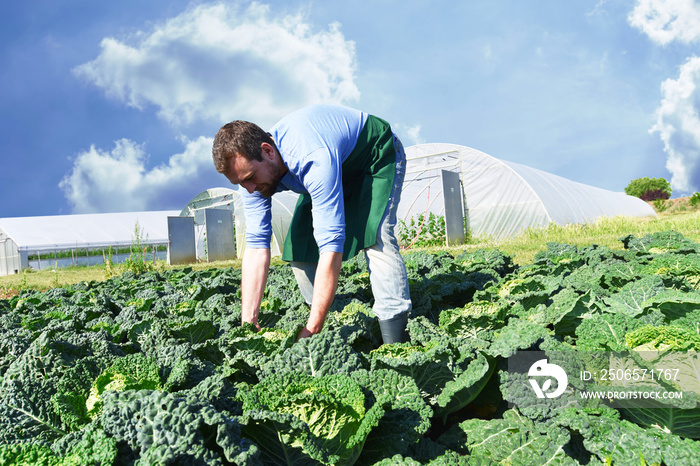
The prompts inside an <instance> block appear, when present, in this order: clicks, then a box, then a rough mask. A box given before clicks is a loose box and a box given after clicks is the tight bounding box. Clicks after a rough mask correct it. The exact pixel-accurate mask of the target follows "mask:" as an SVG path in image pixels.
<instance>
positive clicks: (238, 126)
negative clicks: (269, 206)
mask: <svg viewBox="0 0 700 466" xmlns="http://www.w3.org/2000/svg"><path fill="white" fill-rule="evenodd" d="M212 157H213V159H214V166H215V167H216V170H217V171H218V172H219V173H223V174H224V175H225V176H226V178H228V179H229V181H230V182H231V183H233V184H237V185H240V186H242V187H243V188H245V189H246V190H247V191H248V192H250V193H252V192H254V191H258V192H260V194H262V195H263V196H265V197H270V196H272V195H273V194H274V193H275V192H276V191H277V185H278V184H279V181H280V180H281V179H282V176H284V174H285V173H286V172H287V167H286V165H284V162H283V161H282V158H281V157H280V155H279V152H278V151H277V148H276V147H275V142H274V141H273V140H272V137H271V136H270V135H269V134H268V133H266V132H265V131H263V130H262V129H261V128H260V127H259V126H257V125H255V124H253V123H250V122H247V121H241V120H236V121H232V122H231V123H228V124H226V125H224V126H222V127H221V129H219V132H218V133H216V137H215V138H214V145H213V147H212Z"/></svg>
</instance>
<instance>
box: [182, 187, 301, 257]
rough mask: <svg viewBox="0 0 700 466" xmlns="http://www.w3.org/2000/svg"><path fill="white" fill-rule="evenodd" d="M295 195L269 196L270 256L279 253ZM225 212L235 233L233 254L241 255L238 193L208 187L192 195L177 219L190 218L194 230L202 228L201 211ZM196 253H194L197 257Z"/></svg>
mask: <svg viewBox="0 0 700 466" xmlns="http://www.w3.org/2000/svg"><path fill="white" fill-rule="evenodd" d="M298 197H299V195H298V194H296V193H294V192H291V191H283V192H279V193H276V194H275V195H274V196H272V242H271V243H272V244H271V245H270V249H271V253H272V255H273V256H279V255H281V254H282V247H283V246H284V239H285V238H286V236H287V230H289V224H290V222H291V220H292V214H293V213H294V207H295V206H296V203H297V199H298ZM212 208H214V209H228V210H231V211H232V212H233V216H234V226H235V230H236V254H237V255H238V257H242V256H243V251H244V249H245V209H244V207H243V199H242V197H241V194H240V193H239V192H238V190H235V189H229V188H211V189H207V190H206V191H204V192H202V193H200V194H198V195H197V196H195V197H194V198H193V199H192V200H191V201H190V202H189V203H188V204H187V206H186V207H185V208H184V209H183V210H182V212H181V213H180V216H193V217H194V219H195V229H201V227H202V226H203V225H204V209H212ZM196 237H197V242H198V249H199V248H201V245H200V244H199V243H200V242H201V239H200V238H201V232H199V233H197V234H196ZM199 254H200V252H199V250H198V255H199Z"/></svg>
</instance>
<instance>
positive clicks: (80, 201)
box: [59, 137, 220, 213]
mask: <svg viewBox="0 0 700 466" xmlns="http://www.w3.org/2000/svg"><path fill="white" fill-rule="evenodd" d="M184 143H185V150H184V152H183V153H181V154H176V155H173V156H172V157H171V158H170V161H169V162H168V164H167V165H162V166H158V167H155V168H153V169H151V170H148V169H147V167H146V163H147V161H148V155H147V154H146V152H145V151H144V148H143V146H141V145H138V144H136V143H135V142H133V141H130V140H128V139H121V140H119V141H116V143H115V146H114V149H112V151H110V152H106V151H102V150H100V149H98V148H96V147H95V146H92V147H90V150H88V151H86V152H82V153H80V154H78V156H77V157H76V159H75V161H74V164H73V169H72V170H71V172H70V173H68V174H67V175H66V176H65V177H64V178H63V180H62V181H61V183H60V184H59V186H60V188H61V189H62V190H63V192H64V194H65V196H66V198H67V199H68V201H69V202H70V203H71V204H72V206H73V211H74V212H76V213H92V212H118V211H142V210H156V209H162V208H163V206H164V205H166V206H167V205H170V206H171V207H170V208H173V209H177V208H181V207H183V206H184V203H185V202H186V200H187V199H190V198H192V197H193V196H194V194H198V193H199V192H200V191H201V189H199V190H198V189H197V188H194V189H193V187H194V186H198V185H203V186H205V187H206V188H208V187H210V186H206V183H202V182H201V181H202V178H206V177H208V176H209V175H210V173H211V172H214V173H215V171H214V169H213V165H212V161H211V145H212V138H206V137H200V138H198V139H196V140H192V141H184ZM217 175H218V174H217ZM219 176H220V175H219ZM183 196H184V197H183ZM183 199H184V200H183Z"/></svg>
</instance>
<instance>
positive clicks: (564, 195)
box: [398, 144, 656, 239]
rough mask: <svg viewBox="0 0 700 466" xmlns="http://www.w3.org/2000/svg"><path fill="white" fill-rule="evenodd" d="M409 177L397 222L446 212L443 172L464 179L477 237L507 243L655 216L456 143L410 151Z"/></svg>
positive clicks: (633, 202)
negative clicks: (607, 219) (521, 236)
mask: <svg viewBox="0 0 700 466" xmlns="http://www.w3.org/2000/svg"><path fill="white" fill-rule="evenodd" d="M406 158H407V163H406V178H405V181H404V188H403V192H402V197H401V202H400V203H399V211H398V218H399V219H400V220H403V221H404V222H406V223H408V222H409V221H410V220H411V219H412V218H416V217H418V216H419V215H420V214H428V213H430V212H432V213H434V214H436V215H444V214H445V205H444V201H443V193H442V183H441V176H440V173H441V170H447V171H450V172H456V173H458V174H459V175H460V179H461V185H462V189H463V193H462V194H463V202H464V211H465V212H466V214H467V224H468V225H469V228H470V230H471V234H472V235H473V236H480V237H484V236H485V237H491V238H493V239H503V238H508V237H512V236H515V235H516V234H517V233H518V232H520V231H521V230H523V229H526V228H529V227H546V226H547V225H549V224H550V223H551V222H554V223H557V224H560V225H563V224H567V223H588V222H593V221H595V220H596V219H597V218H600V217H604V216H615V215H625V216H633V217H644V216H656V213H655V211H654V209H653V208H652V207H651V206H649V204H647V203H646V202H644V201H642V200H641V199H639V198H636V197H633V196H628V195H626V194H624V193H619V192H613V191H608V190H605V189H601V188H597V187H594V186H589V185H585V184H582V183H578V182H575V181H571V180H568V179H566V178H562V177H560V176H557V175H554V174H551V173H547V172H543V171H541V170H537V169H535V168H531V167H527V166H525V165H520V164H518V163H514V162H507V161H504V160H499V159H496V158H494V157H492V156H490V155H488V154H485V153H483V152H480V151H478V150H476V149H472V148H469V147H465V146H460V145H455V144H419V145H416V146H411V147H407V148H406Z"/></svg>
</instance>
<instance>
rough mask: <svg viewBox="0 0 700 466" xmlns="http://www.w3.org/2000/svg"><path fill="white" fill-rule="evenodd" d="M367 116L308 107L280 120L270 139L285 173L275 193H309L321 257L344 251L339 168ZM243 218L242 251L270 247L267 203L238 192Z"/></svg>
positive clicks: (339, 108)
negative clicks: (241, 202)
mask: <svg viewBox="0 0 700 466" xmlns="http://www.w3.org/2000/svg"><path fill="white" fill-rule="evenodd" d="M367 116H368V115H367V114H366V113H364V112H361V111H359V110H355V109H352V108H348V107H342V106H338V105H312V106H309V107H305V108H302V109H300V110H297V111H296V112H293V113H291V114H289V115H287V116H286V117H284V118H283V119H282V120H280V121H279V122H278V123H277V124H276V125H275V126H274V127H273V128H272V129H271V130H270V134H271V135H272V139H273V140H274V141H275V145H276V146H277V149H278V150H279V152H280V155H281V156H282V160H283V161H284V164H285V165H286V166H287V168H288V169H289V171H288V172H287V174H286V175H285V176H284V177H283V178H282V180H281V181H280V184H279V186H278V189H277V191H278V192H279V191H284V190H291V191H294V192H296V193H300V194H303V193H308V194H309V195H310V196H311V201H312V206H313V207H312V215H313V227H314V239H315V240H316V244H318V247H319V251H320V252H321V253H323V252H326V251H332V252H340V253H342V252H343V245H344V243H345V208H344V204H343V185H342V164H343V162H344V161H345V159H347V157H348V156H349V155H350V153H351V152H352V151H353V149H354V148H355V145H356V144H357V140H358V137H359V135H360V133H361V131H362V128H363V127H364V125H365V122H366V121H367ZM241 193H242V197H243V202H244V207H245V215H246V247H249V248H269V247H270V240H271V238H272V213H271V207H272V203H271V200H270V198H265V197H263V196H262V195H260V193H258V192H253V193H252V194H250V193H248V192H247V191H245V190H241Z"/></svg>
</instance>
